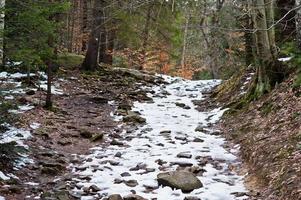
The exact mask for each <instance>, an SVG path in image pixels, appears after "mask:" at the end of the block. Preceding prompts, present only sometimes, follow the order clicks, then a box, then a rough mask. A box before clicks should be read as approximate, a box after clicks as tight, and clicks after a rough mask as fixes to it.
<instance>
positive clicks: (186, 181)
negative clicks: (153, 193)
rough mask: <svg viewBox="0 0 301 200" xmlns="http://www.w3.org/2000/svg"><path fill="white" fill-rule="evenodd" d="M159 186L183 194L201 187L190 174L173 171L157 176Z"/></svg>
mask: <svg viewBox="0 0 301 200" xmlns="http://www.w3.org/2000/svg"><path fill="white" fill-rule="evenodd" d="M157 181H158V183H159V185H162V186H168V187H171V188H173V189H181V190H182V191H183V192H184V193H186V192H191V191H193V190H194V189H198V188H201V187H203V184H202V183H201V181H200V180H199V179H198V178H197V177H196V176H195V175H194V174H193V173H191V172H187V171H173V172H165V173H160V174H158V175H157Z"/></svg>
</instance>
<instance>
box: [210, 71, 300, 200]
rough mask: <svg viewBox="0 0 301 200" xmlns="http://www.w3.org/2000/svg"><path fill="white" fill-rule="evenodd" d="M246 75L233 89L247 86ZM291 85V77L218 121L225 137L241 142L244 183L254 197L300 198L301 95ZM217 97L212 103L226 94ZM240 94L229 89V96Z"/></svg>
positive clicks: (297, 199) (283, 199) (288, 199)
mask: <svg viewBox="0 0 301 200" xmlns="http://www.w3.org/2000/svg"><path fill="white" fill-rule="evenodd" d="M245 77H246V76H244V77H243V78H242V79H241V80H240V84H238V85H240V87H236V88H242V86H243V85H246V82H245ZM292 85H293V78H290V79H288V80H286V81H285V82H283V83H281V84H280V85H278V86H277V88H276V89H275V90H274V91H272V92H271V93H270V94H268V95H265V96H263V97H262V98H260V99H259V100H257V101H254V102H252V103H250V104H249V105H245V106H241V107H242V108H240V106H238V107H237V106H236V110H233V109H232V110H230V111H229V112H228V113H227V114H226V115H225V116H224V117H223V120H222V122H221V128H222V129H223V130H224V134H225V136H226V137H228V138H229V139H230V140H234V141H235V142H236V143H239V144H240V145H241V156H242V158H243V160H244V161H245V163H246V166H247V168H248V169H249V176H248V177H247V182H248V184H249V186H250V188H252V189H255V190H256V191H258V192H259V193H254V196H253V197H251V198H253V199H265V200H269V199H270V200H272V199H275V200H276V199H279V200H280V199H281V200H299V199H301V165H300V163H301V129H300V125H301V97H300V90H299V89H294V90H293V89H292V88H293V86H292ZM225 91H226V90H224V91H223V92H225ZM217 96H220V97H221V98H217V99H216V100H217V101H215V103H216V102H218V101H219V100H222V101H221V102H225V99H224V97H225V95H221V94H220V95H217ZM239 96H241V91H239V90H236V92H233V90H232V92H231V98H232V99H235V97H236V99H239ZM228 99H229V97H228ZM228 103H229V102H228Z"/></svg>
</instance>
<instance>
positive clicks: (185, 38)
mask: <svg viewBox="0 0 301 200" xmlns="http://www.w3.org/2000/svg"><path fill="white" fill-rule="evenodd" d="M185 18H186V20H185V28H184V38H183V48H182V59H181V68H182V70H185V65H186V49H187V36H188V25H189V18H190V16H189V15H188V14H187V13H186V17H185Z"/></svg>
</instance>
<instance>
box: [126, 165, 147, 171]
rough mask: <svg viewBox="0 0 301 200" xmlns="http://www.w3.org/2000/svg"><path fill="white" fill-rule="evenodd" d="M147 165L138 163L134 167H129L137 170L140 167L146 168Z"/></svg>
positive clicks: (131, 169)
mask: <svg viewBox="0 0 301 200" xmlns="http://www.w3.org/2000/svg"><path fill="white" fill-rule="evenodd" d="M146 167H147V165H146V164H144V163H139V164H137V165H136V166H135V167H132V168H130V171H138V170H140V169H146Z"/></svg>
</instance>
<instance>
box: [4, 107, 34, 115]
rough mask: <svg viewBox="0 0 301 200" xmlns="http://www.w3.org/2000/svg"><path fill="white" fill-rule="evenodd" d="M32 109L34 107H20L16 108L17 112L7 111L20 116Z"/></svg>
mask: <svg viewBox="0 0 301 200" xmlns="http://www.w3.org/2000/svg"><path fill="white" fill-rule="evenodd" d="M32 109H34V106H31V105H22V106H18V110H9V111H8V112H10V113H14V114H21V113H24V112H26V111H29V110H32Z"/></svg>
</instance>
